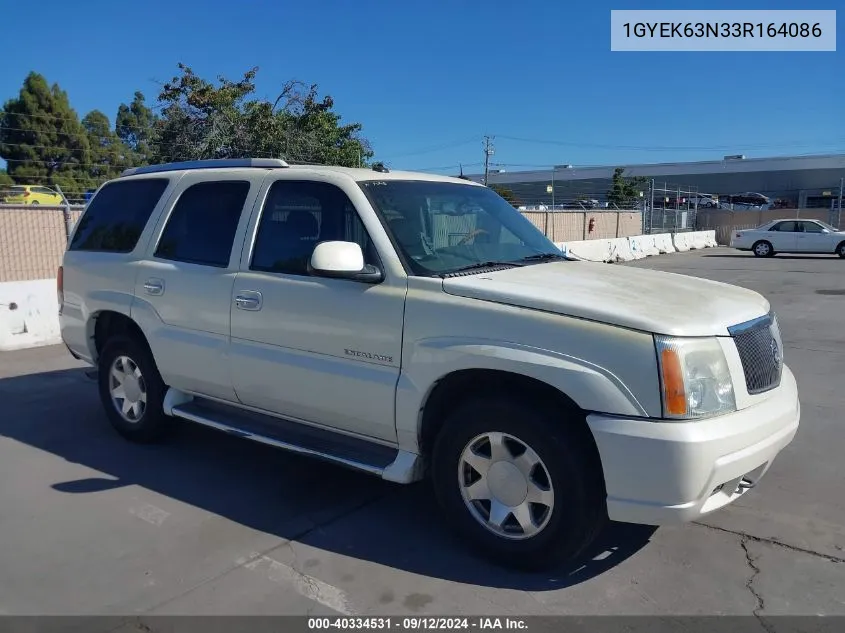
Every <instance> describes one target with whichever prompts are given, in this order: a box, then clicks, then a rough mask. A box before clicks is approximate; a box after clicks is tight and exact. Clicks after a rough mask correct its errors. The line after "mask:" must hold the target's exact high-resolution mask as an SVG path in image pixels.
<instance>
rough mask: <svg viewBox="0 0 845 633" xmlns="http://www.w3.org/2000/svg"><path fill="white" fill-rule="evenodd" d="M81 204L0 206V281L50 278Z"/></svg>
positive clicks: (54, 271)
mask: <svg viewBox="0 0 845 633" xmlns="http://www.w3.org/2000/svg"><path fill="white" fill-rule="evenodd" d="M80 215H82V207H79V206H75V207H74V206H66V207H47V206H37V207H33V206H31V205H27V206H5V205H4V206H0V282H4V281H30V280H34V279H51V278H53V277H55V276H56V271H57V270H58V267H59V265H60V264H61V259H62V254H63V253H64V251H65V247H66V245H67V240H68V235H69V234H70V229H71V228H72V227H73V225H74V223H75V222H76V221H77V220H78V219H79V216H80Z"/></svg>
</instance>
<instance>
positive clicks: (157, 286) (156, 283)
mask: <svg viewBox="0 0 845 633" xmlns="http://www.w3.org/2000/svg"><path fill="white" fill-rule="evenodd" d="M144 291H145V292H146V293H147V294H148V295H156V296H158V295H162V294H164V281H162V280H161V279H147V281H145V282H144Z"/></svg>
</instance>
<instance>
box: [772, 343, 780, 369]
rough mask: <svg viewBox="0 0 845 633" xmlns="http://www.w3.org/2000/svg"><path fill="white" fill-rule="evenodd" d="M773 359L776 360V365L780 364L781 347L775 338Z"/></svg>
mask: <svg viewBox="0 0 845 633" xmlns="http://www.w3.org/2000/svg"><path fill="white" fill-rule="evenodd" d="M772 360H773V361H775V365H777V366H780V348H779V347H778V342H777V341H776V340H775V339H774V338H773V339H772Z"/></svg>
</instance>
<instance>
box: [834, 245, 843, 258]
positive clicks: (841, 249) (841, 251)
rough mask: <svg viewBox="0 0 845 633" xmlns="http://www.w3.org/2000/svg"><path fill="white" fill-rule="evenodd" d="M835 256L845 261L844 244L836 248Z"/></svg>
mask: <svg viewBox="0 0 845 633" xmlns="http://www.w3.org/2000/svg"><path fill="white" fill-rule="evenodd" d="M836 254H837V255H839V256H840V257H841V258H843V259H845V242H842V243H841V244H840V245H839V246H837V247H836Z"/></svg>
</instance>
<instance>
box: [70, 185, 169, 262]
mask: <svg viewBox="0 0 845 633" xmlns="http://www.w3.org/2000/svg"><path fill="white" fill-rule="evenodd" d="M168 183H169V180H168V179H166V178H150V179H143V180H124V181H117V182H113V183H110V184H108V185H106V186H104V187H103V188H102V190H100V193H99V194H97V196H96V198H95V199H94V200H93V201H92V202H91V204H90V205H89V206H88V209H87V210H86V211H85V213H84V214H83V216H82V218H80V220H79V226H78V227H77V229H76V232H75V233H74V235H73V240H72V241H71V243H70V246H69V250H72V251H102V252H110V253H129V252H131V251H132V249H134V248H135V245H136V244H137V243H138V238H139V237H141V233H142V232H143V230H144V227H145V226H146V225H147V221H148V220H149V219H150V216H151V215H152V213H153V210H154V209H155V207H156V205H157V204H158V201H159V199H160V198H161V196H162V194H163V193H164V190H165V189H167V185H168Z"/></svg>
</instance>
